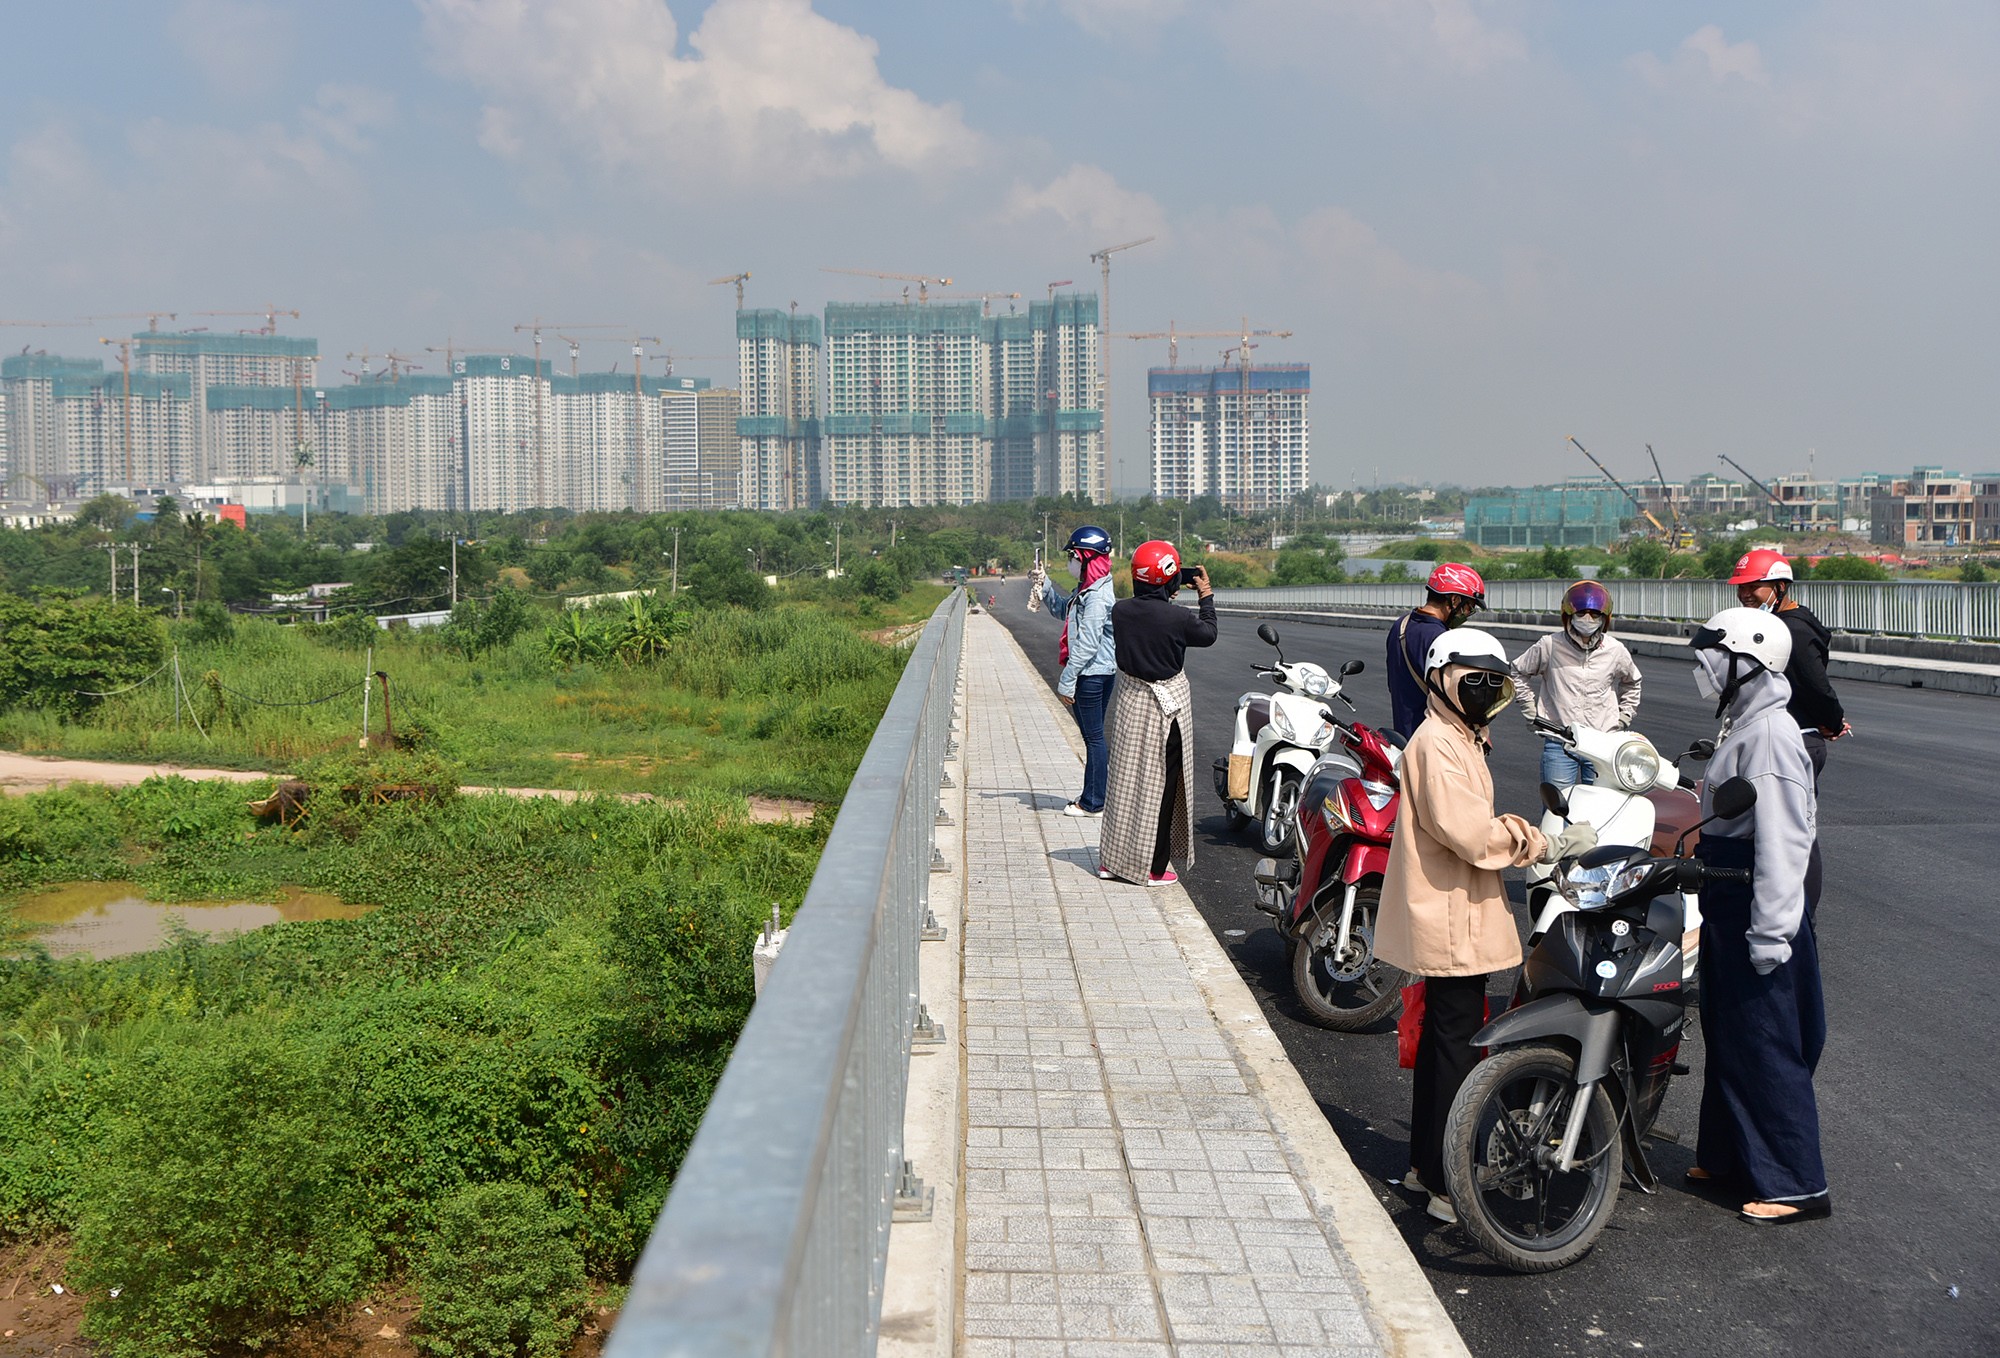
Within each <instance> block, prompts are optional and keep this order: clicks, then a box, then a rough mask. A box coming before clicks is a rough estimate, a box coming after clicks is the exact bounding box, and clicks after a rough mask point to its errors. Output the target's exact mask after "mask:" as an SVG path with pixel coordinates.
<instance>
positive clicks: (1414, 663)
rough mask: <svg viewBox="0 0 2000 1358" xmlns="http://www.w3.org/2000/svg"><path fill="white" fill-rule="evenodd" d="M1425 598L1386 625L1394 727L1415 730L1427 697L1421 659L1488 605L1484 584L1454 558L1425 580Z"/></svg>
mask: <svg viewBox="0 0 2000 1358" xmlns="http://www.w3.org/2000/svg"><path fill="white" fill-rule="evenodd" d="M1424 587H1425V589H1426V590H1427V591H1428V593H1427V594H1426V595H1425V598H1424V602H1423V603H1422V604H1420V605H1418V606H1417V607H1416V608H1414V609H1412V610H1410V612H1409V613H1408V614H1406V615H1404V616H1403V617H1401V618H1398V619H1397V620H1396V624H1395V626H1393V627H1391V628H1390V629H1389V667H1388V668H1389V674H1388V678H1389V709H1390V712H1391V719H1392V720H1393V721H1394V722H1395V729H1396V730H1398V731H1400V732H1402V733H1403V734H1404V735H1406V736H1408V735H1412V734H1414V733H1415V732H1416V729H1417V723H1418V722H1420V721H1422V720H1423V719H1424V711H1425V705H1426V704H1427V703H1428V702H1429V701H1430V695H1429V694H1428V693H1427V692H1425V690H1424V660H1425V658H1426V657H1428V656H1429V655H1430V653H1431V643H1432V642H1434V641H1436V640H1437V639H1438V638H1439V637H1441V636H1443V635H1444V633H1445V630H1446V629H1447V628H1452V627H1461V626H1463V625H1464V624H1465V622H1466V620H1467V619H1468V618H1470V617H1471V616H1472V615H1473V614H1474V613H1477V612H1478V611H1479V610H1480V609H1482V608H1484V607H1486V582H1485V581H1484V580H1482V579H1480V578H1479V572H1478V571H1476V570H1474V569H1472V567H1470V566H1461V565H1459V564H1458V563H1457V562H1456V561H1446V562H1443V563H1441V564H1440V565H1439V566H1438V567H1437V568H1436V569H1434V570H1433V571H1432V572H1431V577H1430V579H1429V580H1427V581H1425V582H1424Z"/></svg>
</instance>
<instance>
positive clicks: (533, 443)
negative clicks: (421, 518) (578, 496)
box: [452, 354, 562, 511]
mask: <svg viewBox="0 0 2000 1358" xmlns="http://www.w3.org/2000/svg"><path fill="white" fill-rule="evenodd" d="M452 369H453V371H452V379H453V385H454V387H455V388H456V389H457V392H458V397H459V411H460V415H461V417H462V423H461V426H460V428H461V445H462V448H463V453H462V456H463V458H464V469H465V470H464V495H463V499H462V502H461V503H462V507H463V508H465V509H497V510H501V511H513V510H518V509H542V508H546V507H548V506H550V505H554V504H557V503H559V502H560V500H561V496H562V473H561V469H560V467H559V465H558V458H559V452H560V449H559V443H558V439H557V429H556V420H555V401H554V399H553V395H552V393H551V391H550V387H549V379H548V376H547V375H546V374H544V375H542V376H540V377H537V376H536V375H535V362H534V360H533V359H531V358H527V357H525V356H523V355H520V354H467V355H465V356H464V357H462V358H459V359H457V360H455V361H454V362H453V364H452Z"/></svg>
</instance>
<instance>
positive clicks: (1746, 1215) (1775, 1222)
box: [1736, 1193, 1833, 1226]
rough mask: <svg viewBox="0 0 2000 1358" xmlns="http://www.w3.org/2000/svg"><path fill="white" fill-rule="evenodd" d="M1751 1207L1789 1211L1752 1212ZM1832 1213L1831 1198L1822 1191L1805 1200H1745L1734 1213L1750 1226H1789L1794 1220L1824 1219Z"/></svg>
mask: <svg viewBox="0 0 2000 1358" xmlns="http://www.w3.org/2000/svg"><path fill="white" fill-rule="evenodd" d="M1752 1207H1789V1208H1791V1209H1792V1210H1791V1211H1789V1212H1779V1213H1776V1214H1771V1213H1765V1212H1753V1211H1751V1210H1750V1209H1751V1208H1752ZM1832 1215H1833V1198H1832V1196H1831V1195H1829V1194H1825V1193H1822V1194H1820V1195H1819V1196H1818V1197H1816V1198H1812V1199H1809V1200H1808V1201H1806V1202H1801V1203H1791V1202H1746V1203H1744V1204H1743V1210H1742V1211H1740V1212H1738V1213H1737V1214H1736V1217H1737V1219H1738V1220H1739V1221H1747V1222H1749V1223H1750V1224H1751V1225H1752V1226H1789V1225H1791V1224H1792V1223H1793V1222H1795V1221H1824V1220H1825V1219H1826V1218H1828V1217H1830V1216H1832Z"/></svg>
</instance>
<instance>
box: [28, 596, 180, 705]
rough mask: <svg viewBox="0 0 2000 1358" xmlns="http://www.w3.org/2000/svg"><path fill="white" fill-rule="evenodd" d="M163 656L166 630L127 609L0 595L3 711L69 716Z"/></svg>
mask: <svg viewBox="0 0 2000 1358" xmlns="http://www.w3.org/2000/svg"><path fill="white" fill-rule="evenodd" d="M165 654H166V634H165V628H164V627H163V626H162V625H161V623H160V622H159V621H158V620H157V619H156V618H154V617H153V615H152V614H150V613H141V612H139V611H138V610H137V609H134V608H132V607H130V606H129V605H120V604H116V603H112V602H109V601H107V600H102V599H89V600H80V601H72V600H66V599H64V600H55V601H52V602H48V603H41V604H35V603H30V602H28V601H27V600H26V599H22V598H19V597H17V596H15V595H0V707H11V706H14V705H16V704H21V705H27V706H33V707H40V708H46V709H49V710H51V711H55V712H59V713H63V714H65V715H74V714H76V713H78V712H83V711H86V710H88V709H89V708H92V707H95V706H96V705H97V704H98V702H99V701H100V700H99V699H98V698H97V697H95V696H93V695H94V694H98V693H106V692H109V691H110V690H112V689H116V688H123V687H125V686H126V685H128V684H134V683H137V682H139V681H140V680H141V679H143V678H144V677H145V676H146V675H148V674H150V673H152V672H153V671H154V670H156V669H158V668H159V667H160V663H161V661H162V659H163V658H164V657H165Z"/></svg>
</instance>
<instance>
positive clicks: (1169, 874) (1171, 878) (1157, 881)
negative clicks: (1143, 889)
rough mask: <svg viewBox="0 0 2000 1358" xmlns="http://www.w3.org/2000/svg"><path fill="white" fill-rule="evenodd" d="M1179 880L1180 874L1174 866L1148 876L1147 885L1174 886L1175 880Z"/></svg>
mask: <svg viewBox="0 0 2000 1358" xmlns="http://www.w3.org/2000/svg"><path fill="white" fill-rule="evenodd" d="M1179 880H1180V874H1179V873H1177V872H1175V871H1174V870H1173V869H1172V868H1168V869H1167V870H1166V871H1165V872H1156V873H1154V874H1153V875H1152V876H1150V877H1148V878H1147V879H1146V885H1147V886H1172V885H1173V884H1174V883H1175V882H1178V881H1179Z"/></svg>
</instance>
